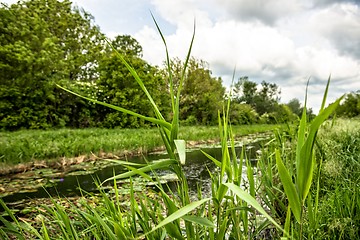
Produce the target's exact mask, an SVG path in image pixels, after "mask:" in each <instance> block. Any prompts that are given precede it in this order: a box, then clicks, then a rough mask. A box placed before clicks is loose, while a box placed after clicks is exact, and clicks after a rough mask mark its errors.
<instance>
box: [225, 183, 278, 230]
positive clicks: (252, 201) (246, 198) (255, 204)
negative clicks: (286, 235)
mask: <svg viewBox="0 0 360 240" xmlns="http://www.w3.org/2000/svg"><path fill="white" fill-rule="evenodd" d="M224 185H225V186H227V187H228V188H229V189H230V190H231V191H232V192H233V193H234V194H235V195H237V196H238V197H239V198H241V199H242V200H244V201H245V202H247V203H248V204H249V205H251V206H252V207H253V208H255V209H256V210H257V211H258V212H259V213H261V214H262V215H263V216H264V217H265V218H267V219H268V220H269V221H270V222H271V223H272V224H274V226H275V227H277V228H278V229H279V230H281V231H284V230H283V229H282V227H281V226H280V225H279V224H278V223H277V222H276V221H275V220H274V219H273V218H272V217H271V216H270V215H269V214H268V213H267V212H266V211H265V210H264V208H263V207H262V206H261V205H260V204H259V203H258V202H257V201H256V200H255V198H253V197H252V196H251V195H250V194H249V193H247V192H245V191H244V190H242V189H241V188H240V187H239V186H237V185H235V184H233V183H224Z"/></svg>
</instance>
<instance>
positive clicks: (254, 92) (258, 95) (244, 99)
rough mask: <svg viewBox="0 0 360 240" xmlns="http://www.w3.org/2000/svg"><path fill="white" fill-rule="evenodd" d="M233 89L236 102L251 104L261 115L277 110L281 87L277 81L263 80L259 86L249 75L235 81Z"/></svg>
mask: <svg viewBox="0 0 360 240" xmlns="http://www.w3.org/2000/svg"><path fill="white" fill-rule="evenodd" d="M233 91H234V97H233V100H234V102H237V103H246V104H249V105H250V106H252V107H253V108H254V109H255V110H256V112H257V113H258V114H259V115H263V114H265V113H270V112H273V111H275V108H276V106H277V103H278V102H279V101H280V89H279V87H278V86H277V85H276V84H275V83H268V82H265V81H262V83H261V85H260V86H259V85H258V84H257V83H255V82H252V81H250V80H249V78H248V77H247V76H245V77H241V78H240V79H239V80H238V81H237V82H236V83H235V85H234V88H233Z"/></svg>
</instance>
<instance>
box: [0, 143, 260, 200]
mask: <svg viewBox="0 0 360 240" xmlns="http://www.w3.org/2000/svg"><path fill="white" fill-rule="evenodd" d="M259 146H260V143H259V142H258V143H252V144H251V145H249V146H248V147H247V148H246V153H247V157H248V158H249V159H254V158H255V155H256V150H258V149H259ZM200 150H203V151H204V152H206V153H208V154H209V155H211V156H213V157H214V158H216V159H221V148H220V147H204V148H201V149H200V148H197V149H191V150H189V151H188V152H187V153H186V165H185V166H184V171H185V174H186V176H187V179H188V183H189V188H190V190H191V191H194V192H195V191H196V189H197V185H198V184H199V183H201V185H202V186H203V187H205V188H206V186H207V185H209V184H210V181H209V178H210V176H209V171H210V172H212V173H214V172H216V166H215V164H214V163H213V162H212V161H211V160H209V159H208V158H207V157H206V156H205V155H204V154H203V153H202V152H201V151H200ZM241 150H242V147H241V146H238V147H236V152H237V155H240V152H241ZM166 158H167V154H164V153H157V154H149V155H147V156H142V157H133V158H130V159H128V161H131V162H137V163H139V162H140V163H144V162H145V159H146V161H149V162H151V161H155V160H159V159H166ZM125 171H127V170H126V169H124V167H123V166H121V165H115V166H108V167H105V168H103V169H100V170H98V171H95V172H93V173H91V174H84V175H68V176H62V177H57V178H56V179H53V182H54V184H52V186H50V187H39V188H37V189H35V190H33V191H31V192H27V191H26V192H16V193H13V194H11V195H7V196H4V197H3V198H2V199H3V200H4V202H6V203H11V202H16V201H20V200H22V199H29V198H48V197H49V195H51V196H60V197H64V196H66V197H68V196H76V195H79V194H80V190H79V189H80V188H81V189H82V190H84V191H86V192H96V191H98V188H97V187H96V184H95V183H94V179H95V178H97V179H99V180H100V181H101V182H102V181H104V180H106V179H108V178H110V177H113V176H114V173H115V174H120V173H123V172H125ZM158 174H159V175H160V176H165V179H168V180H167V183H170V186H171V182H172V181H174V179H171V177H169V176H171V175H170V172H169V171H159V172H158ZM166 176H168V177H166ZM112 184H113V182H111V181H110V182H109V185H112ZM208 187H209V186H208Z"/></svg>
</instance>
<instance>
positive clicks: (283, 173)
mask: <svg viewBox="0 0 360 240" xmlns="http://www.w3.org/2000/svg"><path fill="white" fill-rule="evenodd" d="M275 151H276V152H275V154H276V166H277V168H278V171H279V176H280V179H281V182H282V185H283V187H284V190H285V194H286V196H287V199H288V200H289V204H290V207H291V210H292V212H293V214H294V216H295V218H296V220H297V222H298V223H300V221H301V204H300V199H299V194H298V192H297V191H296V188H295V185H294V183H293V182H292V179H291V176H290V174H289V172H288V170H287V169H286V167H285V165H284V163H283V162H282V160H281V156H280V152H279V150H278V149H276V150H275Z"/></svg>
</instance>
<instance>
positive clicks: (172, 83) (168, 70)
mask: <svg viewBox="0 0 360 240" xmlns="http://www.w3.org/2000/svg"><path fill="white" fill-rule="evenodd" d="M150 14H151V17H152V19H153V21H154V23H155V26H156V28H157V30H158V32H159V34H160V37H161V39H162V41H163V43H164V46H165V51H166V65H167V72H168V73H169V85H170V98H171V107H172V110H173V112H175V95H174V82H173V77H172V71H171V65H170V57H169V50H168V47H167V44H166V40H165V38H164V35H163V34H162V32H161V29H160V27H159V25H158V23H157V21H156V19H155V17H154V15H153V14H152V12H150Z"/></svg>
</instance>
